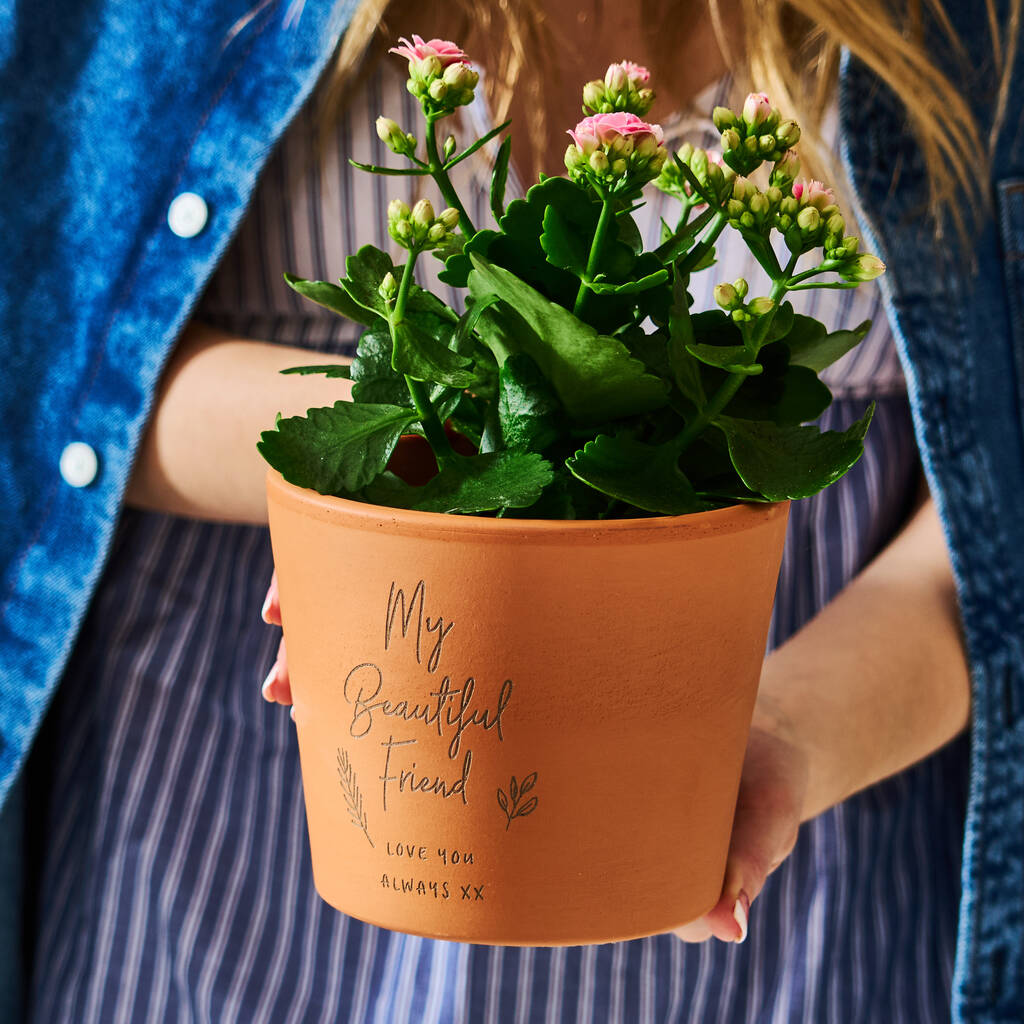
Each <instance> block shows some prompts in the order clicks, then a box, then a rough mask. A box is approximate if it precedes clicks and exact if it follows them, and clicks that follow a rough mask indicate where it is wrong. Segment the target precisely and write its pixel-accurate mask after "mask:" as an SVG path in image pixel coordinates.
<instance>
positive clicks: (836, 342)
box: [782, 315, 871, 373]
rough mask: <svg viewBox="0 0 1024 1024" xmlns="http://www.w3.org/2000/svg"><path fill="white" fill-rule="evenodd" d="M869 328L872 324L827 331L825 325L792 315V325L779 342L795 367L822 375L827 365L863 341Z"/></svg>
mask: <svg viewBox="0 0 1024 1024" xmlns="http://www.w3.org/2000/svg"><path fill="white" fill-rule="evenodd" d="M870 328H871V321H870V320H865V321H864V322H863V323H862V324H858V326H856V327H854V328H853V329H852V330H849V331H833V332H832V333H831V334H830V333H827V332H826V329H825V325H824V324H822V323H820V322H819V321H817V320H815V319H814V318H813V317H809V316H799V315H797V316H794V317H793V326H792V328H791V329H790V330H789V332H788V333H787V334H785V335H784V336H783V337H782V341H783V342H784V343H785V344H786V346H787V347H788V348H789V361H790V363H792V364H794V365H796V366H806V367H807V368H808V369H809V370H814V372H815V373H821V371H822V370H824V369H825V368H826V367H827V366H831V365H832V364H833V363H834V362H836V360H838V359H840V358H842V356H844V355H846V353H847V352H849V351H850V349H852V348H855V347H856V346H857V345H859V344H860V342H862V341H863V340H864V337H865V335H866V334H867V333H868V331H869V330H870Z"/></svg>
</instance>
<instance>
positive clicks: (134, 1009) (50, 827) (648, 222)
mask: <svg viewBox="0 0 1024 1024" xmlns="http://www.w3.org/2000/svg"><path fill="white" fill-rule="evenodd" d="M402 84H403V82H402V79H401V77H400V75H399V72H398V70H397V68H394V67H391V66H389V65H385V66H384V67H383V68H382V69H381V70H380V71H379V72H377V73H376V74H374V75H372V76H371V77H370V78H369V80H368V81H367V82H366V84H365V88H363V89H361V90H359V91H358V92H357V94H356V96H355V97H354V99H353V102H352V104H351V106H350V107H349V108H348V110H347V113H346V115H345V116H344V118H343V119H342V121H341V123H340V125H339V128H338V132H337V136H336V138H335V139H334V141H333V144H332V148H330V149H329V151H328V155H327V161H326V163H325V164H323V165H321V164H320V163H319V162H318V161H317V159H316V155H315V153H314V144H313V138H312V136H313V133H312V131H311V127H312V126H311V121H310V118H311V116H312V115H311V114H310V112H309V110H308V109H307V110H305V111H303V112H302V113H301V114H300V115H299V118H298V119H297V120H296V122H295V124H294V125H293V127H292V128H291V129H290V131H289V133H288V135H287V136H286V138H285V140H284V142H283V145H282V146H281V147H280V149H279V150H278V151H277V153H276V154H275V156H274V157H273V158H272V159H271V161H270V162H269V164H268V166H267V169H266V171H265V173H264V177H263V179H262V183H261V185H260V187H259V189H258V191H257V195H256V197H255V199H254V202H253V205H252V207H251V210H250V213H249V215H248V217H247V219H246V221H245V223H244V224H243V226H242V228H241V229H240V231H239V233H238V236H237V238H236V240H235V242H234V244H233V246H232V248H231V249H230V250H229V252H228V253H227V254H226V256H225V258H224V260H223V261H222V263H221V265H220V267H219V269H218V271H217V273H216V274H215V276H214V278H213V279H212V280H211V282H210V285H209V287H208V288H207V291H206V294H205V296H204V298H203V300H202V302H201V304H200V306H199V308H198V310H197V314H196V315H198V316H200V317H202V318H204V319H207V320H209V321H211V322H213V323H215V324H217V325H218V326H221V327H224V328H226V329H228V330H230V331H232V332H235V333H238V334H240V335H243V336H247V337H254V338H262V339H265V340H271V341H277V342H282V343H292V344H300V345H305V346H308V347H312V348H317V349H321V350H324V351H330V352H351V350H352V344H353V342H354V340H355V337H356V329H355V328H354V326H353V325H350V324H347V323H345V322H343V321H341V320H339V319H338V318H336V317H333V316H332V315H330V314H327V313H325V312H324V311H322V310H321V309H320V308H319V307H316V306H312V305H311V304H309V303H306V302H304V301H303V300H301V299H300V298H299V297H298V296H297V295H295V294H294V293H293V292H292V291H291V290H290V289H288V288H287V286H286V285H285V284H284V282H283V280H282V279H281V274H282V272H283V271H285V270H289V271H293V272H295V273H298V274H299V275H300V276H303V277H310V278H322V279H327V280H330V279H334V278H336V277H337V276H339V274H340V273H342V269H343V260H344V256H345V255H346V254H347V253H349V252H353V251H355V249H356V248H357V247H358V246H359V245H361V244H364V243H366V242H372V243H374V244H376V245H379V246H381V247H383V248H390V245H389V239H388V238H387V234H386V226H385V224H386V217H385V208H386V205H387V202H388V200H389V199H390V198H392V197H393V196H395V195H398V196H402V197H403V198H406V199H407V200H409V199H411V198H414V195H413V193H412V191H411V190H412V187H413V185H412V184H411V183H414V182H415V181H416V180H417V179H393V178H392V179H380V178H368V177H366V176H364V175H362V174H361V173H360V172H357V171H354V170H352V169H351V168H350V167H348V165H347V163H346V160H347V158H348V157H349V156H351V157H354V158H356V159H360V160H369V161H372V162H377V163H388V162H391V161H392V160H393V158H392V157H391V155H390V154H389V153H388V152H387V151H386V150H385V149H384V147H383V145H382V144H381V143H379V141H378V140H377V138H376V135H375V133H374V132H373V130H372V125H373V121H374V119H375V118H376V116H377V114H379V113H382V112H383V113H387V114H389V115H390V116H393V117H395V119H396V120H398V121H399V122H400V123H403V124H405V125H406V126H408V127H411V126H412V125H413V124H414V122H415V117H414V114H415V111H414V108H413V101H412V100H411V98H410V97H409V96H408V94H407V93H406V92H405V91H404V89H403V88H402ZM475 116H476V117H477V118H478V120H480V121H482V120H484V117H485V115H484V114H483V112H482V111H481V110H479V109H477V110H476V111H475ZM461 169H462V171H463V177H462V180H461V183H460V184H461V188H462V191H463V194H464V195H466V196H469V197H470V202H469V211H470V215H471V217H472V218H473V219H474V222H475V223H477V224H483V223H485V222H486V220H487V214H486V211H487V205H488V204H487V184H488V182H487V181H486V175H485V174H484V171H483V169H482V168H481V166H480V165H478V164H475V163H473V162H472V161H467V162H466V164H464V165H461ZM667 209H668V205H667V201H666V200H664V199H663V198H661V197H660V196H659V195H658V194H652V195H651V196H649V204H648V207H647V208H646V209H645V210H644V211H642V212H641V215H640V219H641V223H642V226H644V227H645V232H646V234H647V237H648V239H649V240H650V239H651V238H652V236H654V237H656V231H657V224H658V218H659V217H660V215H661V213H662V212H663V210H667ZM424 262H425V263H427V262H428V261H424ZM749 263H750V261H749V260H747V261H746V263H744V253H743V252H742V250H741V249H737V248H735V247H734V246H730V245H729V244H728V243H726V245H722V246H720V247H719V266H720V267H722V268H723V274H722V276H724V277H728V278H729V279H732V278H734V277H736V276H738V275H739V274H741V273H742V274H748V275H749V277H750V279H751V281H752V282H753V281H754V280H755V277H756V275H755V274H754V273H753V270H752V268H749V266H748V265H749ZM725 268H728V269H727V271H726V270H725ZM437 269H440V268H439V265H438V267H436V268H435V267H429V266H428V271H430V272H431V273H428V283H431V282H430V278H434V277H435V276H436V270H437ZM702 277H703V278H704V280H700V279H699V278H698V279H696V280H695V282H694V285H695V287H694V288H693V289H692V290H693V291H694V294H695V298H696V301H697V305H698V307H701V308H709V307H710V306H711V296H710V289H711V287H712V286H713V284H714V283H715V281H716V280H718V277H717V276H716V271H711V272H709V273H706V274H704V275H702ZM432 283H433V286H434V287H435V288H436V289H437V290H438V293H439V294H440V295H441V296H442V297H444V298H446V299H447V298H451V296H450V293H449V292H448V290H447V289H446V288H444V286H438V285H437V282H436V280H434V281H433V282H432ZM752 287H753V288H756V285H753V283H752ZM837 295H838V296H841V297H840V298H836V296H837ZM807 311H808V312H812V313H815V314H817V315H819V316H820V317H821V318H822V319H824V320H825V322H826V323H828V324H829V325H830V326H831V325H833V324H839V323H842V324H852V323H858V322H860V321H861V320H863V319H866V318H869V317H870V318H872V319H874V321H875V326H874V327H873V329H872V330H871V331H870V332H869V334H868V336H867V338H866V339H865V341H864V342H863V343H862V345H861V346H860V347H859V348H858V349H856V350H854V352H852V353H850V354H849V355H848V356H846V357H845V358H844V359H843V360H842V361H840V362H839V363H837V364H836V365H835V366H834V367H832V368H830V371H829V372H828V373H827V375H826V377H827V380H828V383H829V384H830V385H831V386H832V387H833V390H834V391H835V393H836V400H835V402H834V403H833V405H832V406H831V407H830V408H829V410H827V412H826V413H825V415H824V417H823V420H822V423H823V426H827V427H840V426H846V425H847V424H848V423H849V422H851V421H852V420H853V419H855V418H856V417H858V416H859V415H860V414H861V413H862V412H863V408H864V405H865V404H866V400H867V398H868V397H877V398H878V399H879V405H878V412H877V415H876V420H875V423H874V424H873V426H872V428H871V430H870V431H869V433H868V437H867V443H866V450H865V455H864V458H863V459H862V460H861V462H860V463H858V465H857V466H856V467H855V468H854V469H853V470H852V471H851V472H850V473H849V474H848V475H847V476H846V477H845V478H844V479H843V480H842V481H840V483H839V484H837V485H835V486H834V487H832V488H830V489H828V490H827V491H825V492H823V493H822V494H820V495H818V496H816V497H815V498H812V499H808V500H806V501H803V502H799V503H795V504H794V506H793V509H792V514H791V520H790V525H789V534H788V537H787V547H786V553H785V556H784V560H783V566H782V571H781V575H780V583H779V590H778V596H777V600H776V606H775V611H774V616H773V622H772V628H771V637H770V646H775V645H777V644H779V643H781V642H782V641H784V640H785V638H786V637H787V636H789V635H790V634H791V633H792V632H794V631H795V630H796V629H798V628H799V627H800V626H801V625H802V624H803V623H805V622H806V621H808V619H810V618H811V617H812V616H813V615H814V614H815V613H816V612H817V611H818V610H819V609H820V608H821V607H823V606H824V604H826V603H827V602H828V601H829V600H830V599H831V598H832V597H833V596H834V595H835V594H836V593H837V592H838V591H839V590H840V589H842V587H843V586H845V585H846V583H848V582H849V580H850V579H851V578H852V577H853V576H854V575H855V574H856V572H857V571H858V570H859V569H860V568H861V567H863V566H864V565H865V564H866V563H867V562H868V561H869V560H870V559H871V558H872V557H873V556H874V555H875V554H876V553H877V552H878V551H879V550H880V549H881V548H882V547H883V546H884V545H885V544H886V543H887V541H888V540H889V539H890V538H891V537H892V535H893V533H894V532H895V531H896V530H897V529H898V527H899V525H900V524H901V523H902V522H903V520H904V519H905V517H906V514H907V512H908V510H909V508H910V506H911V502H912V500H913V497H914V494H915V491H916V487H917V480H918V473H919V468H918V460H917V450H916V446H915V443H914V437H913V431H912V426H911V420H910V413H909V408H908V406H907V399H906V393H905V387H904V384H903V381H902V375H901V373H900V370H899V363H898V360H897V358H896V355H895V351H894V347H893V345H892V342H891V338H890V336H889V334H888V330H887V327H886V324H885V317H884V315H883V313H882V310H881V307H880V304H879V299H878V292H877V290H876V289H875V288H874V287H873V286H871V287H867V288H863V289H858V290H857V291H856V292H852V293H851V292H840V293H833V292H824V293H820V294H818V296H817V300H811V307H810V308H809V309H808V310H807ZM270 570H271V558H270V547H269V542H268V539H267V535H266V532H265V531H264V530H263V529H260V528H255V527H240V526H231V525H223V524H216V525H214V524H205V523H198V522H193V521H188V520H182V519H174V518H171V517H165V516H160V515H156V514H151V513H141V512H134V511H130V510H129V511H126V513H125V515H124V517H123V520H122V522H121V524H120V528H119V531H118V536H117V540H116V543H115V547H114V552H113V555H112V557H111V561H110V566H109V568H108V570H107V573H106V575H105V577H104V580H103V583H102V585H101V587H100V589H99V591H98V592H97V595H96V598H95V600H94V603H93V606H92V610H91V612H90V615H89V618H88V621H87V623H86V626H85V628H84V630H83V633H82V635H81V637H80V639H79V642H78V644H77V646H76V650H75V654H74V657H73V659H72V662H71V666H70V668H69V670H68V672H67V674H66V678H65V680H64V683H63V685H62V689H61V691H60V694H59V695H58V698H57V701H56V703H55V706H54V710H53V712H52V714H51V716H50V719H49V721H48V724H47V727H46V731H45V733H44V735H43V736H42V738H41V740H40V743H39V745H38V747H37V753H36V757H35V760H34V764H33V776H32V778H33V783H34V786H35V792H36V793H38V794H40V798H41V799H44V800H45V803H46V814H45V819H44V820H45V825H44V831H43V833H42V834H41V835H42V840H43V843H42V846H41V851H42V852H41V858H40V865H39V879H38V885H37V887H36V892H37V904H38V914H37V928H38V930H37V941H36V963H35V976H34V985H33V1018H32V1019H33V1020H37V1021H53V1020H61V1021H63V1020H68V1021H72V1020H73V1021H75V1022H82V1024H87V1022H94V1021H96V1022H99V1021H119V1022H120V1021H143V1020H145V1021H165V1020H180V1021H193V1020H194V1021H215V1022H217V1024H222V1022H224V1024H227V1022H233V1021H245V1022H263V1021H266V1022H273V1024H277V1022H285V1021H296V1022H299V1021H301V1022H306V1021H324V1022H328V1021H351V1022H363V1021H380V1022H382V1024H399V1022H405V1021H409V1022H417V1024H418V1022H421V1021H422V1022H428V1021H444V1022H448V1021H470V1022H474V1024H475V1022H477V1021H491V1020H494V1021H510V1022H511V1021H527V1022H534V1021H563V1020H564V1021H574V1022H588V1021H594V1022H602V1024H604V1022H620V1021H621V1022H630V1024H632V1022H636V1021H643V1022H647V1021H652V1022H653V1021H657V1022H663V1021H697V1022H701V1021H728V1022H737V1021H759V1022H760V1021H764V1022H768V1021H773V1022H790V1021H808V1022H819V1021H825V1020H828V1021H837V1022H843V1024H845V1022H855V1021H866V1022H875V1021H878V1020H883V1019H884V1020H891V1021H898V1020H906V1021H913V1022H915V1024H916V1022H922V1021H933V1020H934V1021H938V1020H943V1019H947V1018H948V1003H949V996H948V990H949V983H950V974H951V969H952V962H953V945H954V940H955V933H956V910H957V901H958V890H957V879H958V864H959V849H960V842H961V821H962V804H963V797H964V794H963V787H964V785H965V782H964V777H965V774H966V772H965V764H966V762H965V760H964V758H965V750H964V746H963V744H956V745H954V746H952V747H950V748H948V749H947V750H945V751H943V752H940V753H939V754H938V755H936V756H934V757H932V758H930V759H928V760H927V761H925V762H923V763H922V764H920V765H918V766H916V767H914V768H912V769H911V770H909V771H907V772H904V773H902V774H901V775H899V776H896V777H895V778H893V779H890V780H888V781H886V782H884V783H882V784H881V785H879V786H875V787H872V788H871V789H869V790H867V791H865V792H864V793H861V794H858V795H857V796H855V797H854V798H853V799H851V800H849V801H847V802H846V803H844V804H843V805H841V806H840V807H838V808H835V809H833V810H832V811H830V812H828V813H826V814H825V815H822V816H821V817H820V818H819V819H817V820H815V821H814V822H811V823H808V824H807V825H805V826H804V828H803V829H802V830H801V835H800V839H799V841H798V843H797V846H796V849H795V850H794V852H793V855H792V856H791V857H790V858H789V859H788V860H787V861H786V862H785V863H784V864H783V865H782V866H781V867H780V868H779V869H778V871H776V873H775V874H774V875H772V876H771V878H770V879H769V881H768V884H767V886H766V888H765V890H764V892H763V894H762V896H761V897H760V898H759V900H758V901H757V903H756V904H755V907H754V910H753V913H752V919H751V931H750V936H749V938H748V940H747V942H746V943H745V944H744V945H742V946H735V947H729V946H725V945H722V944H719V943H708V944H705V945H702V946H685V945H684V944H682V943H681V942H679V940H677V939H676V938H675V937H673V936H655V937H652V938H649V939H643V940H638V941H635V942H628V943H618V944H614V945H606V946H588V947H573V948H568V949H553V950H552V949H501V948H490V947H477V946H464V945H458V944H453V943H445V942H437V941H432V940H427V939H421V938H416V937H413V936H408V935H404V934H398V933H392V932H387V931H383V930H380V929H377V928H375V927H373V926H370V925H365V924H362V923H361V922H359V921H356V920H354V919H350V918H347V917H345V916H344V915H341V914H339V913H337V912H335V911H333V910H332V909H331V908H329V907H327V906H326V905H325V904H323V903H322V902H321V901H320V900H319V898H318V897H317V896H316V894H315V892H314V889H313V886H312V879H311V875H310V866H309V853H308V849H307V847H306V836H305V825H304V812H303V804H302V795H301V786H300V782H299V771H298V756H297V750H296V746H295V742H294V737H293V736H292V733H291V726H290V722H289V720H288V716H287V715H286V714H284V713H283V712H282V711H281V710H280V709H279V708H272V707H267V706H265V705H264V704H263V702H262V701H261V700H260V698H259V696H258V683H259V680H260V679H261V678H262V676H263V674H264V672H265V670H266V668H267V667H268V666H269V664H270V662H271V660H272V657H273V652H274V649H275V648H276V643H277V636H276V635H275V631H271V630H268V629H267V628H266V627H265V626H263V624H262V623H261V622H260V620H259V616H258V612H257V609H258V608H259V606H260V602H261V600H262V592H263V589H264V588H265V585H266V581H267V579H268V578H269V574H270ZM822 685H828V680H822ZM553 912H556V910H554V909H553Z"/></svg>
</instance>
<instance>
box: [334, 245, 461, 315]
mask: <svg viewBox="0 0 1024 1024" xmlns="http://www.w3.org/2000/svg"><path fill="white" fill-rule="evenodd" d="M404 271H405V265H404V264H403V265H402V266H400V267H396V266H395V264H394V263H393V262H392V261H391V257H390V256H389V255H388V254H387V253H386V252H383V251H382V250H381V249H378V248H377V247H376V246H373V245H364V246H363V247H362V248H361V249H360V250H359V251H358V252H357V253H356V254H355V255H354V256H349V257H348V259H347V260H345V273H346V274H347V277H343V278H342V279H341V286H342V288H344V289H345V291H346V292H348V294H349V295H350V296H351V298H352V300H353V301H354V302H356V303H358V305H359V306H361V307H362V308H363V309H364V310H366V311H367V312H370V313H376V314H377V316H378V317H381V318H382V319H384V320H386V319H387V318H388V305H387V303H386V302H385V301H384V297H383V296H382V295H381V294H380V291H379V288H380V283H381V281H383V280H384V277H385V276H386V275H387V274H393V275H394V278H395V280H396V281H400V280H401V279H402V274H403V273H404ZM405 312H406V319H407V320H412V319H415V314H418V313H422V314H428V315H431V316H435V317H437V318H439V319H441V320H450V321H452V322H454V321H455V320H456V319H458V318H457V317H456V315H455V314H454V313H452V311H451V310H450V309H449V308H448V307H447V306H446V305H445V304H444V303H443V302H442V301H441V300H440V299H439V298H438V297H437V296H436V295H434V294H432V293H431V292H428V291H427V290H426V289H425V288H420V287H419V285H415V284H414V285H413V286H412V287H411V288H410V289H409V297H408V299H407V300H406V303H405ZM361 322H362V323H367V324H369V323H372V320H370V321H366V320H364V321H361Z"/></svg>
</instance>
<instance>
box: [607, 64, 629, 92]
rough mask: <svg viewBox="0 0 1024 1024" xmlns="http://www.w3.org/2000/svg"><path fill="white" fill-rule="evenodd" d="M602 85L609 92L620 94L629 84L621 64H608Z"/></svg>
mask: <svg viewBox="0 0 1024 1024" xmlns="http://www.w3.org/2000/svg"><path fill="white" fill-rule="evenodd" d="M604 84H605V86H606V87H607V88H608V89H609V91H611V92H622V91H623V90H624V89H625V88H626V86H627V85H628V84H629V76H628V75H627V74H626V69H625V68H624V67H623V66H622V65H621V64H609V65H608V70H607V71H606V72H605V75H604Z"/></svg>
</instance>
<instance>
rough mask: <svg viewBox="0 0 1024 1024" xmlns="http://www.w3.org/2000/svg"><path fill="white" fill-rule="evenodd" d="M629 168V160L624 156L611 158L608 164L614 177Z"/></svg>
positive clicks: (619, 175)
mask: <svg viewBox="0 0 1024 1024" xmlns="http://www.w3.org/2000/svg"><path fill="white" fill-rule="evenodd" d="M628 168H629V161H628V160H626V159H625V158H624V157H620V158H619V159H618V160H613V161H612V162H611V164H610V170H611V172H612V174H614V175H615V177H616V178H618V177H621V176H622V175H623V174H625V173H626V171H627V170H628Z"/></svg>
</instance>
